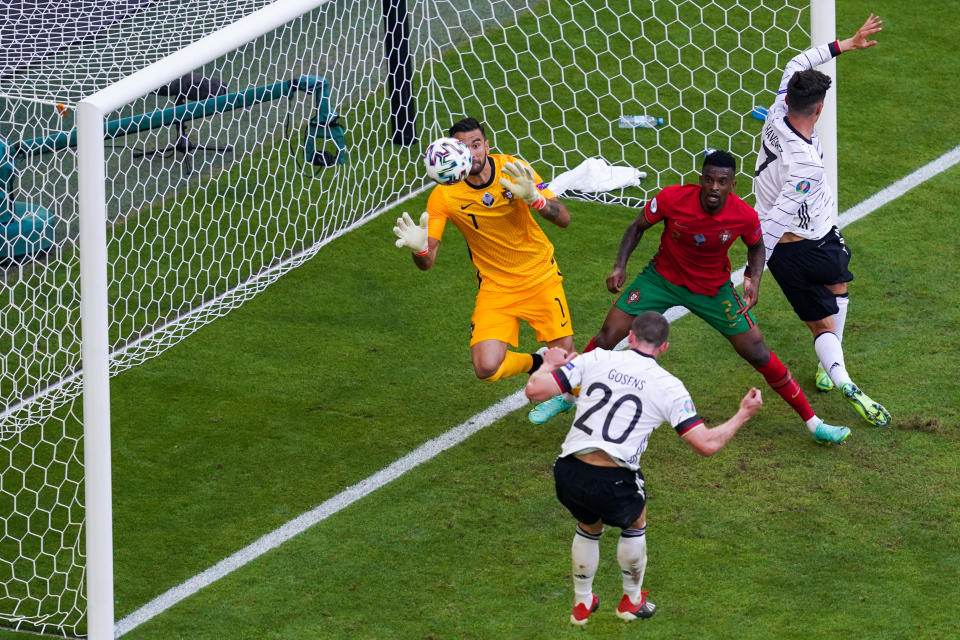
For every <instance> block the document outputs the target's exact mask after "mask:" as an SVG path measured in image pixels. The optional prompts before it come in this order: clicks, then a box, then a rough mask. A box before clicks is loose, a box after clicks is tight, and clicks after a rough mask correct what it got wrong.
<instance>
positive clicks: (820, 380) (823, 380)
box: [817, 364, 834, 391]
mask: <svg viewBox="0 0 960 640" xmlns="http://www.w3.org/2000/svg"><path fill="white" fill-rule="evenodd" d="M833 387H834V384H833V380H831V379H830V376H828V375H827V372H826V371H824V369H823V365H822V364H818V365H817V391H832V390H833Z"/></svg>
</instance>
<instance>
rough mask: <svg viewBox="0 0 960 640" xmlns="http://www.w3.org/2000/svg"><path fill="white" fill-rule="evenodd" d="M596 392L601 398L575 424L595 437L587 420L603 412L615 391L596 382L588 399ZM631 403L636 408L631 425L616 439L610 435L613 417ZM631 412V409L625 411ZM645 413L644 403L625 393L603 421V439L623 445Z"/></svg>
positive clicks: (612, 406)
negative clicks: (641, 415)
mask: <svg viewBox="0 0 960 640" xmlns="http://www.w3.org/2000/svg"><path fill="white" fill-rule="evenodd" d="M595 391H599V392H600V394H601V398H600V399H599V400H598V401H597V402H596V403H595V404H594V405H593V406H592V407H590V408H589V409H587V410H586V411H584V412H583V415H582V416H580V417H579V418H577V420H576V421H575V422H574V423H573V426H575V427H576V428H577V429H580V430H581V431H583V432H584V433H586V434H587V435H593V429H591V428H590V427H588V426H587V420H588V419H589V418H590V416H592V415H593V414H595V413H596V412H598V411H602V410H603V409H604V407H606V406H607V405H608V404H609V403H610V398H611V397H612V396H613V391H611V390H610V387H608V386H607V385H605V384H603V383H602V382H594V383H593V384H591V385H590V387H589V388H588V389H587V397H588V398H592V397H593V394H594V392H595ZM628 402H629V403H631V404H633V406H634V412H633V417H632V418H631V419H630V424H629V425H628V426H627V428H626V429H624V430H623V433H621V434H620V435H619V436H617V437H614V436H613V435H612V434H611V433H610V425H611V423H612V422H613V417H614V416H615V415H617V412H618V411H620V408H621V407H623V405H625V404H627V403H628ZM625 411H629V409H625ZM641 413H643V402H641V401H640V398H638V397H637V396H635V395H633V394H630V393H625V394H623V395H622V396H620V397H619V398H617V400H616V401H615V402H614V403H613V404H612V405H611V406H610V408H609V409H607V415H606V417H605V418H604V419H603V432H602V434H601V435H602V436H603V439H604V440H606V441H607V442H613V443H614V444H622V443H624V442H626V440H627V438H628V437H629V436H630V432H631V431H633V428H634V427H635V426H637V422H638V421H639V420H640V414H641Z"/></svg>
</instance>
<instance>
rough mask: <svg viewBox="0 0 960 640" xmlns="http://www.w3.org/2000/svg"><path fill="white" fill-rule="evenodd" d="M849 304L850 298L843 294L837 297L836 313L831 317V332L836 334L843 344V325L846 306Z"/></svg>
mask: <svg viewBox="0 0 960 640" xmlns="http://www.w3.org/2000/svg"><path fill="white" fill-rule="evenodd" d="M849 304H850V296H848V295H847V294H843V295H842V296H837V308H838V309H839V311H837V313H836V315H835V316H833V332H834V333H836V334H837V338H838V339H839V340H840V342H843V325H845V324H846V323H847V306H848V305H849Z"/></svg>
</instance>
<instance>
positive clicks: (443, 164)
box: [423, 138, 473, 184]
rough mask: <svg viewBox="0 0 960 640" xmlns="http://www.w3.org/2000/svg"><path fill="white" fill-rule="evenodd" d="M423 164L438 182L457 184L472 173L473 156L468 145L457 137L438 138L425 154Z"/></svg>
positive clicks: (431, 177) (431, 176) (432, 178)
mask: <svg viewBox="0 0 960 640" xmlns="http://www.w3.org/2000/svg"><path fill="white" fill-rule="evenodd" d="M423 165H424V167H426V169H427V175H428V176H429V177H430V179H431V180H433V181H434V182H436V183H437V184H456V183H458V182H460V181H461V180H463V179H464V178H466V177H467V174H469V173H470V167H471V166H473V158H472V157H471V155H470V149H468V148H467V145H465V144H463V143H462V142H460V141H459V140H457V139H456V138H438V139H436V140H434V141H433V142H431V143H430V145H429V146H428V147H427V151H426V153H424V154H423Z"/></svg>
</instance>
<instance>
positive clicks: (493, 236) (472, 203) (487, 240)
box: [427, 154, 557, 291]
mask: <svg viewBox="0 0 960 640" xmlns="http://www.w3.org/2000/svg"><path fill="white" fill-rule="evenodd" d="M487 161H488V162H492V163H493V177H491V178H490V182H488V183H487V184H485V185H482V186H479V187H476V186H473V185H471V184H469V183H468V182H467V181H466V180H464V181H463V182H458V183H457V184H452V185H438V186H436V187H434V189H433V192H432V193H431V194H430V198H429V199H428V200H427V213H429V214H430V228H429V235H430V237H431V238H434V239H436V240H440V239H441V237H442V236H443V229H444V227H445V226H446V224H447V220H450V221H451V222H453V224H455V225H456V226H457V228H458V229H460V232H461V233H462V234H463V237H464V238H465V239H466V241H467V248H468V249H469V250H470V259H471V260H472V261H473V264H474V266H475V267H476V268H477V279H478V280H479V283H478V284H479V286H480V287H481V288H483V289H484V290H488V291H516V290H517V289H527V288H530V287H534V286H536V285H538V284H540V283H542V282H543V281H545V280H546V279H547V278H549V277H550V276H553V275H556V274H557V265H556V264H555V262H554V258H553V245H552V244H551V243H550V240H549V239H548V238H547V235H546V234H545V233H544V232H543V229H541V228H540V225H538V224H537V222H536V220H534V219H533V215H532V213H531V211H530V207H528V206H527V205H526V203H524V202H523V201H522V200H520V198H517V197H515V196H514V195H513V194H512V193H510V192H509V191H507V190H506V189H504V188H503V187H502V186H500V176H501V175H502V174H501V173H500V170H501V169H502V168H503V165H504V164H505V163H507V162H514V161H516V158H513V157H512V156H507V155H501V154H490V155H489V156H487ZM534 180H536V184H537V188H538V189H539V190H540V193H541V194H543V197H544V198H547V199H549V198H553V197H554V196H553V193H552V192H551V191H550V190H549V189H547V188H546V187H545V186H544V185H543V184H542V182H541V179H540V176H539V175H537V173H536V172H534Z"/></svg>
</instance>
